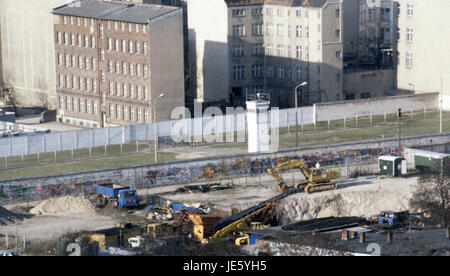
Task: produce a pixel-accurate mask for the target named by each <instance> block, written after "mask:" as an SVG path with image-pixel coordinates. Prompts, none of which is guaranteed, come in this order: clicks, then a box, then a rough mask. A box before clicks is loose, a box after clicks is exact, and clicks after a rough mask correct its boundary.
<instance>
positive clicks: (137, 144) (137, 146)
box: [136, 140, 139, 152]
mask: <svg viewBox="0 0 450 276" xmlns="http://www.w3.org/2000/svg"><path fill="white" fill-rule="evenodd" d="M136 152H139V141H138V140H136Z"/></svg>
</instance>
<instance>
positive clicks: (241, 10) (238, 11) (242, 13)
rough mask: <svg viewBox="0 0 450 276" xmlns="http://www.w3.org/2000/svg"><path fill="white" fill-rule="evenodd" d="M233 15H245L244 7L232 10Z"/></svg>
mask: <svg viewBox="0 0 450 276" xmlns="http://www.w3.org/2000/svg"><path fill="white" fill-rule="evenodd" d="M231 13H232V15H233V17H238V16H245V10H244V9H235V10H232V11H231Z"/></svg>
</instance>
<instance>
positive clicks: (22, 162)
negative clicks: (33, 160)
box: [21, 155, 23, 167]
mask: <svg viewBox="0 0 450 276" xmlns="http://www.w3.org/2000/svg"><path fill="white" fill-rule="evenodd" d="M21 157H22V167H23V155H22V156H21Z"/></svg>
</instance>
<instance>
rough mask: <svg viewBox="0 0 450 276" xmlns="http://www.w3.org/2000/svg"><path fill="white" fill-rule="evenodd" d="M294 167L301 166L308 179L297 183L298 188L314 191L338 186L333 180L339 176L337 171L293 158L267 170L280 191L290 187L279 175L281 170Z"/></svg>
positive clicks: (308, 191) (309, 191)
mask: <svg viewBox="0 0 450 276" xmlns="http://www.w3.org/2000/svg"><path fill="white" fill-rule="evenodd" d="M292 168H299V169H300V171H301V173H302V174H303V175H304V176H305V179H306V182H302V183H297V184H295V188H296V189H304V191H305V192H306V193H314V192H319V191H325V190H333V189H336V187H337V186H336V183H333V182H332V180H335V179H338V178H339V173H338V172H337V171H335V170H333V169H327V170H322V169H320V166H319V165H318V164H317V165H316V168H310V167H309V166H308V165H307V164H306V162H305V161H303V160H301V159H299V160H297V159H293V160H289V161H286V162H284V163H281V164H279V165H277V167H276V168H274V169H267V172H268V173H269V174H270V175H271V176H272V177H273V178H274V179H275V182H276V185H277V191H278V192H279V193H284V192H286V191H287V190H288V189H289V188H288V187H287V185H286V183H285V181H284V179H283V178H281V176H280V175H279V172H280V171H282V170H289V169H292Z"/></svg>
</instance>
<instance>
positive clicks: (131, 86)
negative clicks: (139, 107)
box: [130, 84, 134, 98]
mask: <svg viewBox="0 0 450 276" xmlns="http://www.w3.org/2000/svg"><path fill="white" fill-rule="evenodd" d="M130 98H134V85H133V84H130Z"/></svg>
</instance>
